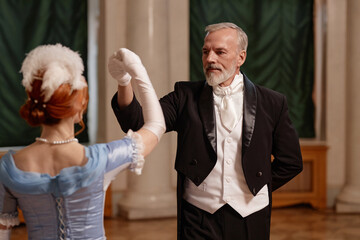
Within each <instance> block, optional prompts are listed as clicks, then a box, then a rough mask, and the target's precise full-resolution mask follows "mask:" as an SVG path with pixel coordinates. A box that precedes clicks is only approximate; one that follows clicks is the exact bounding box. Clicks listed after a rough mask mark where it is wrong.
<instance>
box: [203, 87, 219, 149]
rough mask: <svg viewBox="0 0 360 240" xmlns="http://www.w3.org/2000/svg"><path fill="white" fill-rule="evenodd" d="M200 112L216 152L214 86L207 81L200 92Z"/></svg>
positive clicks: (207, 134)
mask: <svg viewBox="0 0 360 240" xmlns="http://www.w3.org/2000/svg"><path fill="white" fill-rule="evenodd" d="M199 114H200V119H201V121H202V123H203V126H204V130H205V133H206V136H207V138H208V139H209V141H210V144H211V146H212V148H213V150H214V152H215V154H216V153H217V150H216V127H215V121H216V116H215V112H214V98H213V92H212V87H211V86H209V85H208V84H207V83H206V82H205V84H204V88H203V90H202V91H201V93H200V98H199Z"/></svg>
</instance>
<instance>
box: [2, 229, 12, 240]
mask: <svg viewBox="0 0 360 240" xmlns="http://www.w3.org/2000/svg"><path fill="white" fill-rule="evenodd" d="M10 235H11V229H0V240H10Z"/></svg>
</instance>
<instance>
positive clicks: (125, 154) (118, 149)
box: [104, 130, 145, 188]
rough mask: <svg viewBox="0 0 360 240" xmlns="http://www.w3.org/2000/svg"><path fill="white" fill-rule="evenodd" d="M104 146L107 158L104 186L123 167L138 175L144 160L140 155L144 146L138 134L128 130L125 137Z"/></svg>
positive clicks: (106, 185)
mask: <svg viewBox="0 0 360 240" xmlns="http://www.w3.org/2000/svg"><path fill="white" fill-rule="evenodd" d="M106 147H107V150H108V159H107V165H106V169H105V172H106V174H105V182H104V186H105V188H107V187H108V185H109V184H110V182H111V181H112V180H113V179H114V178H115V177H116V175H117V174H118V173H119V172H121V171H122V170H124V169H125V168H129V169H130V171H133V172H135V173H136V174H138V175H140V174H141V171H142V168H143V166H144V162H145V160H144V157H143V155H142V151H143V148H144V146H143V143H142V139H141V136H140V135H139V134H137V133H135V132H133V131H131V130H130V131H129V132H128V134H127V136H126V137H125V138H123V139H121V140H117V141H113V142H110V143H107V144H106Z"/></svg>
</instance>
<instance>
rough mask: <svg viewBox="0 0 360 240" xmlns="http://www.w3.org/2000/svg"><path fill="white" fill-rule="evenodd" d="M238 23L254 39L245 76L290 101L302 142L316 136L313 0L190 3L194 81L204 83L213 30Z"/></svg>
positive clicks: (194, 0)
mask: <svg viewBox="0 0 360 240" xmlns="http://www.w3.org/2000/svg"><path fill="white" fill-rule="evenodd" d="M218 22H233V23H235V24H237V25H238V26H239V27H241V28H242V29H243V30H244V31H245V32H246V33H247V35H248V38H249V46H248V51H247V59H246V62H245V64H244V65H243V66H242V67H241V70H242V71H243V72H244V73H245V74H246V75H247V76H248V77H249V78H250V79H251V80H252V81H253V82H254V83H257V84H259V85H262V86H265V87H268V88H271V89H274V90H276V91H278V92H281V93H283V94H285V95H286V97H287V99H288V103H289V110H290V118H291V120H292V121H293V123H294V125H295V128H296V129H297V131H298V134H299V136H300V137H302V138H312V137H314V136H315V130H314V104H313V100H312V92H313V82H314V35H313V0H190V79H191V81H198V80H203V79H204V74H203V70H202V60H201V49H202V45H203V40H204V37H205V32H204V28H205V26H206V25H208V24H213V23H218Z"/></svg>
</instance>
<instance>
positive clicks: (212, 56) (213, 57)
mask: <svg viewBox="0 0 360 240" xmlns="http://www.w3.org/2000/svg"><path fill="white" fill-rule="evenodd" d="M215 60H216V54H215V53H214V52H213V51H210V52H209V54H208V55H207V58H206V61H207V62H208V63H214V62H215Z"/></svg>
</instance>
